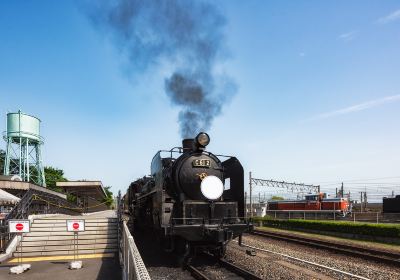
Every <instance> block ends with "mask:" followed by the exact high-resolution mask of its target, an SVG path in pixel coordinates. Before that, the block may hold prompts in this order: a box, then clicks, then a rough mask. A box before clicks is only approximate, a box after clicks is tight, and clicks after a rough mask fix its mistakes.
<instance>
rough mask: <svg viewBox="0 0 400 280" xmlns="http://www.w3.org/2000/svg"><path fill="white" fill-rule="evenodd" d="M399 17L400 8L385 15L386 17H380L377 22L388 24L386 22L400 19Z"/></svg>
mask: <svg viewBox="0 0 400 280" xmlns="http://www.w3.org/2000/svg"><path fill="white" fill-rule="evenodd" d="M399 19H400V9H399V10H396V11H394V12H393V13H391V14H388V15H387V16H384V17H382V18H380V19H378V21H377V22H378V23H380V24H386V23H389V22H392V21H395V20H399Z"/></svg>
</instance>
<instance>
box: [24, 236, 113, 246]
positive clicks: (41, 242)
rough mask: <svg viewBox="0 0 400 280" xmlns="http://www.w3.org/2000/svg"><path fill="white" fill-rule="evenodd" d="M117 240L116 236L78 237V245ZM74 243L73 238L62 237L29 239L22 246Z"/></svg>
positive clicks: (110, 242) (107, 242)
mask: <svg viewBox="0 0 400 280" xmlns="http://www.w3.org/2000/svg"><path fill="white" fill-rule="evenodd" d="M117 242H118V239H117V238H97V239H95V238H91V239H83V240H82V239H79V240H78V244H79V245H89V244H114V243H115V244H116V243H117ZM73 243H74V239H71V238H70V239H64V240H30V241H26V240H24V241H23V246H24V248H25V247H29V246H53V245H71V244H73Z"/></svg>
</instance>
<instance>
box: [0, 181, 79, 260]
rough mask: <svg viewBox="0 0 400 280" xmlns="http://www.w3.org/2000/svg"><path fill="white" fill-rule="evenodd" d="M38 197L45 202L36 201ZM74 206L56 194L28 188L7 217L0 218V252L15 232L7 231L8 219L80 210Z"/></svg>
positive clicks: (70, 212) (77, 211)
mask: <svg viewBox="0 0 400 280" xmlns="http://www.w3.org/2000/svg"><path fill="white" fill-rule="evenodd" d="M38 198H40V199H42V200H43V201H44V200H45V201H46V202H43V201H38V200H37V199H38ZM74 208H76V205H75V204H72V203H71V202H69V201H67V200H66V199H63V198H61V197H59V196H58V195H55V194H51V193H46V192H41V191H38V190H34V189H29V190H28V191H27V192H26V193H25V194H24V195H23V196H22V198H21V200H20V201H19V202H18V204H17V205H16V206H15V207H14V208H13V210H12V211H11V212H10V213H9V214H8V215H7V217H6V218H5V219H3V220H0V252H4V251H5V250H6V248H7V246H8V244H9V243H10V241H11V240H13V238H14V236H15V233H9V232H8V221H9V220H10V219H28V216H29V215H31V214H50V213H58V214H76V213H80V212H81V211H80V210H77V209H76V210H75V209H74Z"/></svg>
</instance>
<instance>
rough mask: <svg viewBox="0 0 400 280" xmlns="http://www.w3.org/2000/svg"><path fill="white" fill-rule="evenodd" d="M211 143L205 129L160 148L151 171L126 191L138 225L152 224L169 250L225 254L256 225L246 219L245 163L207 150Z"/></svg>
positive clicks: (188, 254) (147, 225)
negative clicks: (178, 143) (232, 242)
mask: <svg viewBox="0 0 400 280" xmlns="http://www.w3.org/2000/svg"><path fill="white" fill-rule="evenodd" d="M209 142H210V137H209V135H208V134H207V133H204V132H202V133H199V134H198V135H197V136H196V138H195V139H184V140H183V141H182V147H175V148H172V149H171V150H167V151H163V150H161V151H159V152H157V153H156V155H155V156H154V158H153V160H152V163H151V175H150V176H145V177H143V178H141V179H138V180H136V181H134V182H132V183H131V184H130V186H129V189H128V192H127V194H126V199H127V204H128V208H129V212H130V215H131V217H132V218H133V221H134V227H144V226H146V227H150V228H151V229H152V230H153V231H156V232H157V234H158V236H159V237H160V241H161V244H162V246H163V247H164V249H165V250H167V251H174V252H175V253H177V254H178V255H180V256H184V257H188V256H191V255H193V254H195V253H196V251H197V250H198V249H202V250H207V251H209V252H211V253H213V254H214V255H216V256H219V257H221V256H223V255H224V254H225V250H226V245H227V243H228V242H229V241H230V240H232V239H233V238H236V237H238V236H240V237H241V235H242V233H244V232H246V231H248V230H251V229H252V224H251V223H250V222H249V221H247V220H246V219H245V218H244V213H245V212H244V207H245V205H244V174H243V167H242V165H241V164H240V162H239V160H238V159H237V158H235V157H230V156H217V155H215V154H213V153H210V152H207V151H206V150H205V148H206V146H207V145H208V144H209ZM220 158H223V159H224V161H221V160H220Z"/></svg>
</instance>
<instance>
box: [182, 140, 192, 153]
mask: <svg viewBox="0 0 400 280" xmlns="http://www.w3.org/2000/svg"><path fill="white" fill-rule="evenodd" d="M193 147H194V139H193V138H186V139H183V140H182V148H183V152H184V153H187V152H190V151H192V150H193Z"/></svg>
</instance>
